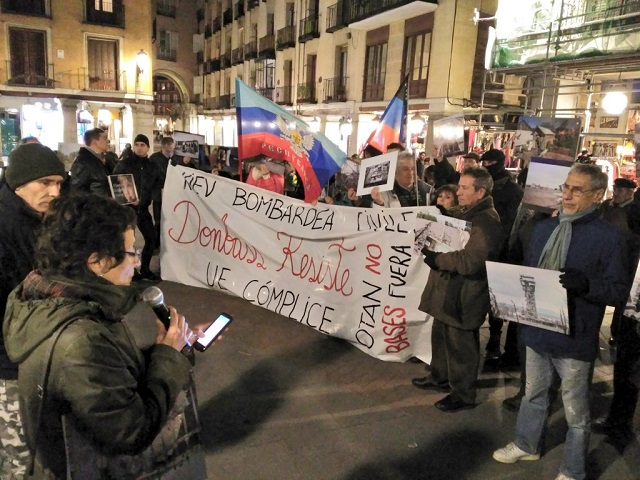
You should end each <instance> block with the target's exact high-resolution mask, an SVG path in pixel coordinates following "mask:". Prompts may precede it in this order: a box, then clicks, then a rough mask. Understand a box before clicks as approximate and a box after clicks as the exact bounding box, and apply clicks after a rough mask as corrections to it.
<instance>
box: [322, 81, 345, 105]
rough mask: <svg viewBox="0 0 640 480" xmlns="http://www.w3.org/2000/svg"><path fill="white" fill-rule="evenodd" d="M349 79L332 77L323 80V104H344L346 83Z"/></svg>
mask: <svg viewBox="0 0 640 480" xmlns="http://www.w3.org/2000/svg"><path fill="white" fill-rule="evenodd" d="M348 80H349V77H334V78H325V79H324V100H323V103H329V102H346V101H347V97H348V93H347V81H348Z"/></svg>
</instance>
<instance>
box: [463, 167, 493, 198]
mask: <svg viewBox="0 0 640 480" xmlns="http://www.w3.org/2000/svg"><path fill="white" fill-rule="evenodd" d="M464 175H467V176H469V177H473V188H475V189H476V190H480V189H481V188H484V189H485V191H486V194H485V197H486V196H488V195H491V190H493V178H491V174H490V173H489V170H487V169H486V168H484V167H469V168H465V169H464V170H462V172H461V173H460V176H464Z"/></svg>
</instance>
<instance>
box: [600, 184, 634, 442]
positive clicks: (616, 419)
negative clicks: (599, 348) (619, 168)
mask: <svg viewBox="0 0 640 480" xmlns="http://www.w3.org/2000/svg"><path fill="white" fill-rule="evenodd" d="M636 187H637V185H636V182H634V181H633V180H630V179H628V178H617V179H616V180H615V181H614V182H613V198H611V199H609V200H605V201H604V202H603V204H602V206H601V207H600V214H601V215H602V218H603V219H604V220H606V221H608V222H610V223H611V224H612V225H614V226H615V227H616V228H618V230H619V231H620V232H621V233H622V234H623V235H624V236H625V238H626V239H627V244H628V254H629V263H628V270H627V273H628V275H629V284H630V285H631V283H632V282H633V277H634V275H635V273H636V268H637V266H638V256H639V255H640V205H638V204H637V203H636V202H634V201H633V193H634V191H635V189H636ZM625 306H626V301H625V302H623V303H621V304H619V305H616V306H615V310H614V313H613V319H612V321H611V338H610V339H609V343H610V344H614V345H616V347H617V352H616V359H615V362H614V364H613V399H612V400H611V405H610V406H609V413H608V414H607V416H606V417H604V418H600V419H598V420H595V421H594V422H593V425H592V430H593V431H594V432H597V433H604V434H606V435H609V436H610V437H612V438H614V439H616V440H618V441H621V442H626V441H628V440H630V439H631V438H633V435H632V433H633V417H634V414H635V411H636V405H637V403H638V386H637V385H636V384H635V383H634V382H633V381H632V378H631V377H632V375H633V374H634V372H636V371H637V369H638V366H639V361H640V335H638V329H637V326H638V322H637V320H635V319H634V318H630V317H627V316H624V309H625Z"/></svg>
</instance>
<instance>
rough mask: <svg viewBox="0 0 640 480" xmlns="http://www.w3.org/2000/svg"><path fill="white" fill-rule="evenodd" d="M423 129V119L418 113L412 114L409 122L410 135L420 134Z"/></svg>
mask: <svg viewBox="0 0 640 480" xmlns="http://www.w3.org/2000/svg"><path fill="white" fill-rule="evenodd" d="M423 129H424V118H422V116H421V115H420V114H418V113H416V114H414V115H413V117H411V120H410V121H409V131H410V132H411V133H420V132H421V131H422V130H423Z"/></svg>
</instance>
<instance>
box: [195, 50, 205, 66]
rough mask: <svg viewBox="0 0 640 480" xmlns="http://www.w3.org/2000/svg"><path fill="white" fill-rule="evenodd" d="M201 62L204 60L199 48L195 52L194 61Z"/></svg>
mask: <svg viewBox="0 0 640 480" xmlns="http://www.w3.org/2000/svg"><path fill="white" fill-rule="evenodd" d="M203 62H204V52H203V51H202V50H200V51H199V52H196V63H198V64H200V63H203Z"/></svg>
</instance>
